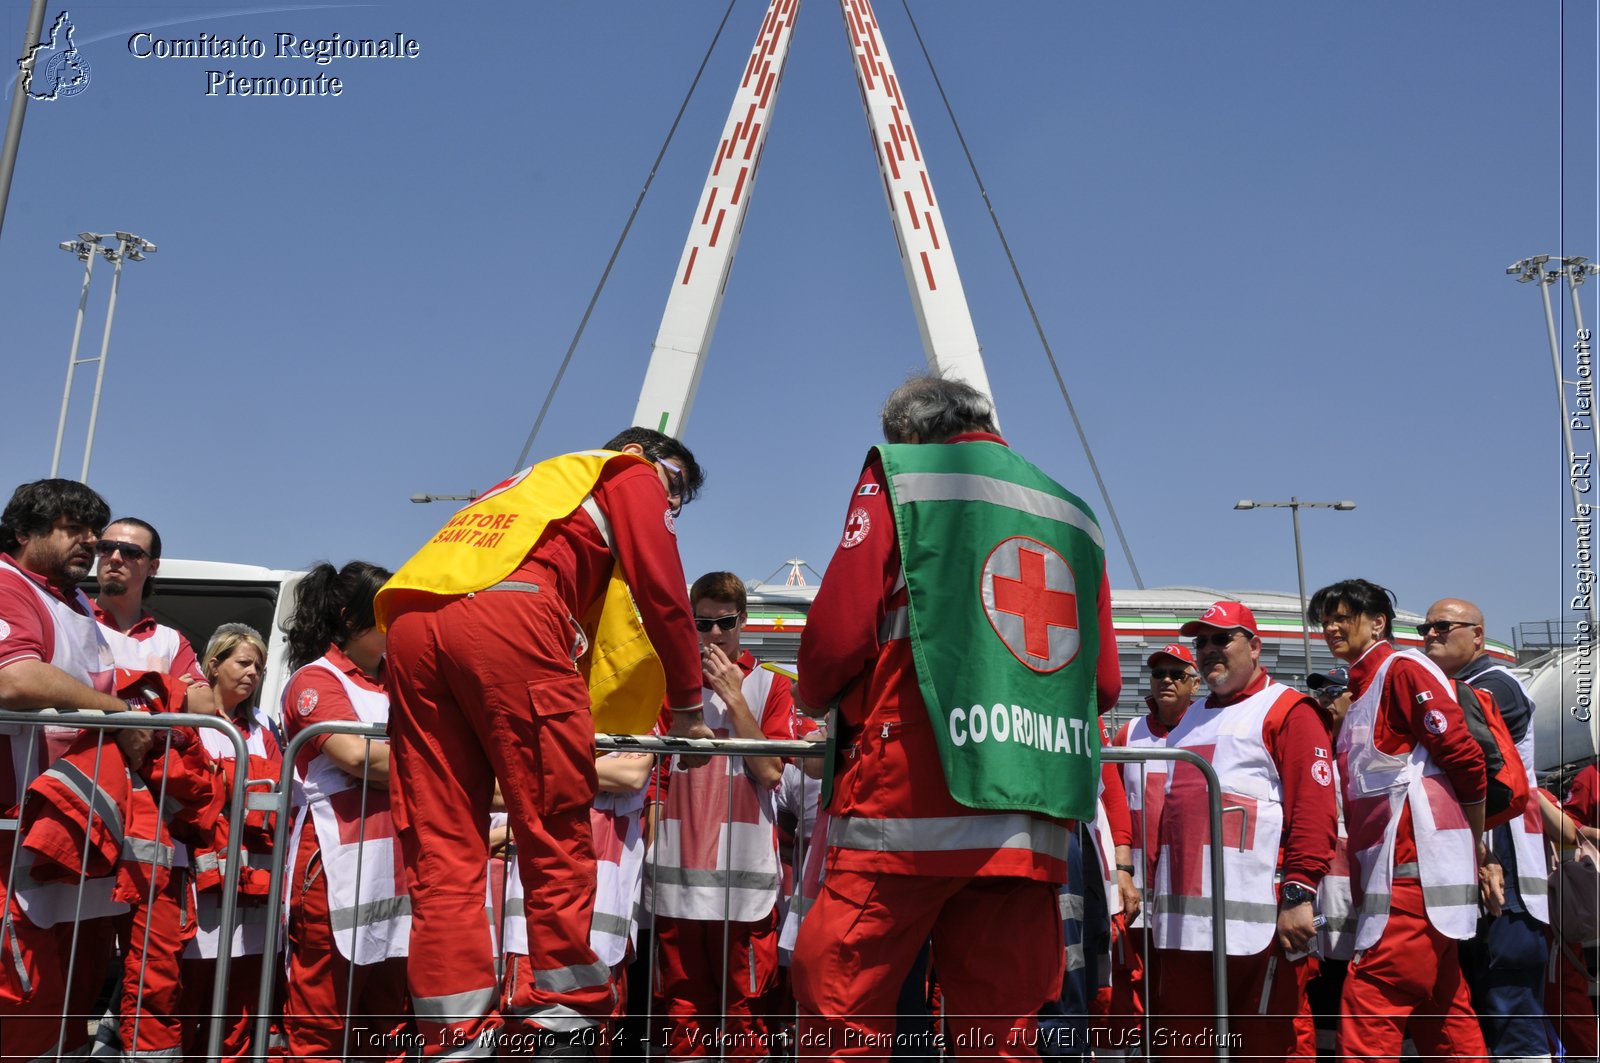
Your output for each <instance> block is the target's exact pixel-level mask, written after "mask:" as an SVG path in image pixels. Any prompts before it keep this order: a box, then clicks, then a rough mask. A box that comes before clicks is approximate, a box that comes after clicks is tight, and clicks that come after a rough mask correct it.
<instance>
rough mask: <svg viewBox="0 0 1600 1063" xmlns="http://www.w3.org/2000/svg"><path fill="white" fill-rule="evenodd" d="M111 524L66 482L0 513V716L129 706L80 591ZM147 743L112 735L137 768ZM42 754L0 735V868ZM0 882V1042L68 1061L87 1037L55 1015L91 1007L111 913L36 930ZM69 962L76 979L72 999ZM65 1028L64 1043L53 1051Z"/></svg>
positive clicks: (94, 498) (141, 735)
mask: <svg viewBox="0 0 1600 1063" xmlns="http://www.w3.org/2000/svg"><path fill="white" fill-rule="evenodd" d="M110 515H111V513H110V510H109V509H108V508H107V506H106V503H105V500H104V499H102V498H101V497H100V496H99V495H98V494H96V493H95V492H94V491H92V490H90V489H89V488H88V487H86V486H84V485H83V484H80V483H78V482H77V481H75V480H36V481H34V482H33V483H26V484H23V485H22V486H20V487H18V488H17V490H16V492H15V493H14V494H13V495H12V496H11V500H10V502H8V503H7V504H6V507H5V511H4V513H0V709H8V710H12V711H32V710H38V709H46V708H57V709H61V710H64V711H80V712H121V711H124V710H125V709H126V708H127V706H126V705H125V704H124V703H123V702H122V701H121V699H119V698H117V697H116V696H115V695H114V694H113V693H112V691H113V688H114V676H115V670H114V664H113V661H112V657H111V650H110V647H109V645H108V644H107V642H106V638H105V634H104V631H103V629H102V628H101V627H100V625H99V624H98V623H96V622H95V619H94V610H93V608H92V607H91V605H90V604H89V600H88V598H86V597H85V596H84V594H83V592H82V591H80V590H78V588H77V584H78V581H79V580H81V579H83V577H84V576H86V575H88V574H89V566H90V565H91V564H92V563H93V562H94V544H95V541H96V539H97V538H98V537H99V534H100V529H101V528H103V527H105V523H106V519H107V518H108V517H109V516H110ZM148 743H149V733H148V732H136V731H119V732H117V744H118V745H119V746H121V747H122V748H123V749H124V751H125V752H127V753H128V756H129V759H130V760H133V761H135V762H137V760H142V759H143V754H144V751H145V749H147V748H148ZM45 746H46V742H45V735H44V733H43V732H42V730H40V729H37V728H28V729H24V728H20V727H0V820H5V821H8V822H7V828H6V829H3V830H0V868H3V869H9V868H10V867H11V866H13V863H14V847H15V845H16V843H17V842H18V841H19V840H20V839H19V837H18V832H17V823H18V821H19V819H20V815H21V804H22V798H23V795H24V793H25V792H26V791H27V788H28V784H29V783H30V782H32V781H33V779H34V778H35V777H36V776H37V775H39V774H40V772H41V771H43V770H44V769H45V767H46V766H47V765H48V763H49V757H48V755H47V754H46V753H45ZM136 753H137V754H138V756H137V760H136V759H135V754H136ZM4 873H5V875H6V879H5V881H0V887H3V888H4V890H5V894H6V896H5V898H4V905H3V906H0V919H4V920H5V922H6V924H7V930H8V931H9V933H8V934H7V938H8V941H7V960H8V961H9V962H7V963H4V964H0V1043H4V1044H5V1051H6V1052H8V1053H15V1054H17V1055H20V1056H22V1057H25V1058H34V1057H37V1056H41V1055H54V1054H58V1053H59V1054H63V1055H64V1054H68V1053H70V1052H71V1051H72V1050H74V1049H76V1048H77V1047H78V1046H80V1045H82V1044H83V1042H84V1041H85V1040H86V1039H87V1032H86V1027H85V1025H84V1024H83V1023H82V1022H78V1023H64V1024H63V1023H59V1016H60V1015H61V1014H62V1013H63V1011H65V1012H66V1013H68V1014H81V1013H83V1012H84V1011H86V1010H87V1009H88V1007H89V1005H90V1004H92V1003H93V1000H94V995H95V993H96V992H97V991H98V989H99V983H98V981H97V979H96V978H95V977H90V976H88V975H85V974H84V973H82V972H99V971H102V970H104V969H105V967H106V966H107V964H108V963H109V961H110V958H111V940H112V939H111V927H110V920H109V919H107V918H90V917H91V916H106V915H108V914H109V912H108V911H104V910H101V909H100V907H99V906H98V905H99V902H98V901H97V900H96V901H94V902H93V903H91V902H90V901H88V900H86V901H85V903H84V904H83V905H82V906H81V908H80V909H79V910H78V914H79V915H80V916H82V918H81V920H73V919H71V918H69V919H67V920H66V921H64V922H56V923H54V925H35V923H34V922H33V921H32V920H30V918H29V917H28V916H27V915H26V914H25V913H24V911H23V907H22V902H21V901H20V900H19V899H18V898H16V897H15V896H13V892H14V891H13V890H12V889H11V885H12V884H11V882H10V879H9V875H10V873H9V870H7V871H5V872H4ZM17 873H18V875H19V878H18V883H17V884H18V886H19V888H20V887H21V885H22V881H23V879H22V876H26V877H27V882H28V884H29V889H30V890H35V891H38V890H44V889H48V888H50V887H49V886H47V885H44V884H39V883H35V882H34V880H33V877H32V875H31V874H29V872H27V871H24V870H22V868H21V867H19V868H18V872H17ZM57 888H66V887H57ZM74 943H75V944H76V950H74ZM74 951H76V955H75V956H74V955H73V953H74ZM69 959H70V960H71V962H72V963H73V964H74V965H75V967H76V970H77V971H78V972H80V973H79V974H78V976H77V977H76V979H75V985H74V986H73V987H72V989H71V991H70V993H69V990H68V986H67V984H66V970H67V964H68V961H69ZM62 1028H64V1029H66V1030H67V1037H66V1040H65V1042H58V1033H57V1031H58V1029H62Z"/></svg>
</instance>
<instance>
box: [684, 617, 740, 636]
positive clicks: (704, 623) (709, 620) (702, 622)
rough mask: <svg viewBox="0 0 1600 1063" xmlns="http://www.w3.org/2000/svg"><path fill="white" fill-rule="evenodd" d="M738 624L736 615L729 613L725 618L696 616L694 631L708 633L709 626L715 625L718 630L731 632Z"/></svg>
mask: <svg viewBox="0 0 1600 1063" xmlns="http://www.w3.org/2000/svg"><path fill="white" fill-rule="evenodd" d="M738 622H739V614H738V613H729V614H728V615H727V616H697V617H695V618H694V629H695V630H696V631H699V632H702V633H704V632H709V631H710V630H711V625H713V624H715V625H716V626H717V628H718V629H719V630H722V631H732V630H733V626H734V625H735V624H737V623H738Z"/></svg>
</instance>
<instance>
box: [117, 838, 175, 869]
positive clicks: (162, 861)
mask: <svg viewBox="0 0 1600 1063" xmlns="http://www.w3.org/2000/svg"><path fill="white" fill-rule="evenodd" d="M122 857H123V859H124V860H134V861H137V862H138V863H141V864H154V865H156V866H157V867H171V866H172V846H170V845H162V844H161V843H160V842H158V841H156V840H155V839H153V838H124V839H122Z"/></svg>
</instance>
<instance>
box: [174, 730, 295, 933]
mask: <svg viewBox="0 0 1600 1063" xmlns="http://www.w3.org/2000/svg"><path fill="white" fill-rule="evenodd" d="M250 712H251V721H250V723H251V725H250V730H249V732H248V733H247V734H246V735H245V740H244V747H245V753H246V755H247V756H249V758H250V760H251V761H252V762H254V763H256V764H268V763H271V762H272V761H273V759H274V754H277V753H278V750H277V740H276V739H272V745H271V746H268V745H267V742H268V735H269V734H270V733H271V730H270V728H269V726H268V723H267V717H266V714H265V713H263V712H262V711H261V707H260V706H259V705H258V706H256V707H255V708H253V709H251V710H250ZM195 730H196V732H197V733H198V734H199V735H200V741H201V742H203V743H205V747H206V752H208V753H210V754H211V757H212V759H213V760H216V761H218V762H219V763H220V762H222V761H232V760H233V742H231V741H230V740H229V739H228V738H227V737H226V736H224V735H223V733H222V732H221V731H215V730H212V729H211V728H209V727H198V728H196V729H195ZM240 730H241V731H243V730H244V728H242V727H241V728H240ZM246 777H247V778H248V777H251V776H250V775H249V769H248V768H247V769H246ZM272 781H273V783H274V784H276V782H277V779H276V777H274V778H273V780H272ZM230 829H238V828H237V827H234V826H233V825H230ZM221 855H222V854H221V853H220V852H216V853H202V854H200V855H199V856H196V855H195V854H194V853H193V852H191V853H190V854H189V858H188V859H189V862H190V863H191V864H192V865H195V866H197V867H199V868H200V869H201V870H205V867H203V866H202V864H209V865H210V867H211V868H214V869H217V870H218V871H219V873H220V867H219V866H218V865H219V864H220V857H221ZM239 859H240V860H241V861H242V862H243V863H244V865H245V866H247V867H256V868H268V869H270V868H271V867H272V854H271V853H253V852H251V851H250V850H248V849H245V848H242V847H241V848H240V850H239ZM195 922H196V924H197V929H196V931H195V936H194V937H193V938H191V939H190V940H189V943H188V944H187V945H185V946H184V947H183V958H184V959H186V960H214V959H216V958H217V947H218V946H219V945H220V944H221V939H222V934H221V930H222V908H221V898H220V897H219V896H218V894H217V893H215V892H206V891H202V892H201V893H199V894H198V895H197V896H196V898H195ZM278 941H279V943H280V944H279V947H280V948H281V947H282V941H283V936H282V935H281V934H280V935H279V936H278ZM266 942H267V906H266V905H264V904H249V903H245V904H240V905H238V906H237V907H236V908H235V909H234V925H233V948H232V951H230V952H229V953H228V955H230V956H259V955H261V951H262V949H263V948H264V947H265V946H266Z"/></svg>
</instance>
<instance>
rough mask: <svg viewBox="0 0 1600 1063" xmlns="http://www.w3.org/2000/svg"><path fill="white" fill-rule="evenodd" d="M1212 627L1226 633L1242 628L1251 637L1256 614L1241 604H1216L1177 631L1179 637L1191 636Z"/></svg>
mask: <svg viewBox="0 0 1600 1063" xmlns="http://www.w3.org/2000/svg"><path fill="white" fill-rule="evenodd" d="M1205 627H1214V628H1216V629H1217V630H1218V631H1227V630H1229V629H1231V628H1243V629H1244V630H1245V631H1247V632H1249V633H1250V634H1251V635H1252V636H1254V635H1255V633H1256V614H1254V613H1252V612H1251V611H1250V607H1249V606H1248V605H1245V604H1244V603H1243V602H1217V603H1216V604H1215V605H1213V606H1212V607H1211V608H1210V609H1207V610H1206V611H1205V612H1203V613H1201V614H1200V618H1199V619H1198V620H1191V621H1189V622H1188V623H1187V624H1185V625H1183V626H1182V627H1181V628H1179V629H1178V634H1180V635H1185V636H1188V635H1193V634H1195V633H1197V632H1198V631H1199V630H1200V629H1201V628H1205Z"/></svg>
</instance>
